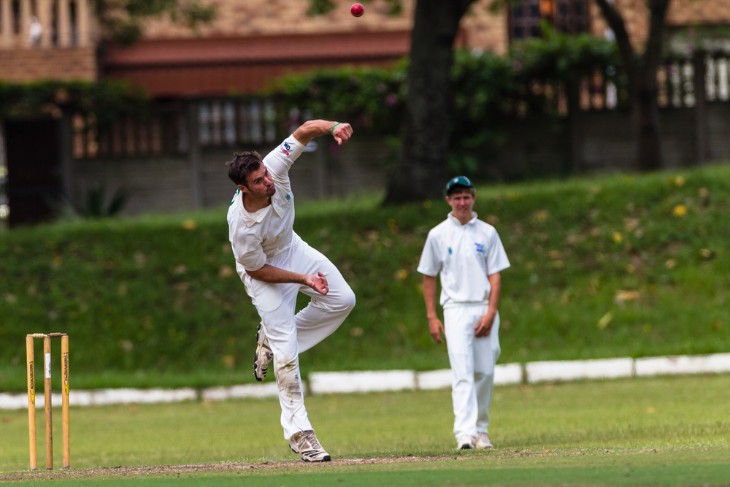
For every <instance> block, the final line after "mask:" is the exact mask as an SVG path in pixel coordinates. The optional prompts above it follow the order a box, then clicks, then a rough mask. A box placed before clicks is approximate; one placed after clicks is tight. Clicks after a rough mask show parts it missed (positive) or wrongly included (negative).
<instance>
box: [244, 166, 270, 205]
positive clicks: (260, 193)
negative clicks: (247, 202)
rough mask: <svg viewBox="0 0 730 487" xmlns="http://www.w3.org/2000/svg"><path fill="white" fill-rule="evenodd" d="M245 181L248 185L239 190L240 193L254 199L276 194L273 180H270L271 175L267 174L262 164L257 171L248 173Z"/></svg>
mask: <svg viewBox="0 0 730 487" xmlns="http://www.w3.org/2000/svg"><path fill="white" fill-rule="evenodd" d="M246 181H247V182H248V184H247V185H246V186H243V187H242V188H241V189H242V191H244V192H245V193H247V194H250V195H251V196H253V197H255V198H263V197H269V196H271V195H273V194H274V193H276V187H275V186H274V181H273V179H271V174H269V171H268V169H266V166H264V165H263V164H261V166H260V167H259V168H258V169H257V170H255V171H252V172H251V173H249V175H248V177H247V178H246Z"/></svg>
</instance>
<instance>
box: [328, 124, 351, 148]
mask: <svg viewBox="0 0 730 487" xmlns="http://www.w3.org/2000/svg"><path fill="white" fill-rule="evenodd" d="M332 137H334V138H335V141H337V144H338V145H342V144H344V143H345V142H347V141H348V140H350V137H352V126H351V125H350V124H349V123H345V122H342V123H339V124H337V126H336V127H335V128H334V130H333V131H332Z"/></svg>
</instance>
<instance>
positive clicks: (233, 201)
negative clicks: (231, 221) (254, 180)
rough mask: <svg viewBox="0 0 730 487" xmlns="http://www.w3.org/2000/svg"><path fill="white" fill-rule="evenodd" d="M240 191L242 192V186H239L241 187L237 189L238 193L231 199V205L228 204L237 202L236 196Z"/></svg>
mask: <svg viewBox="0 0 730 487" xmlns="http://www.w3.org/2000/svg"><path fill="white" fill-rule="evenodd" d="M240 192H241V188H239V189H237V190H236V194H234V195H233V199H232V200H231V204H230V205H228V206H231V205H233V203H235V202H236V196H238V194H239V193H240Z"/></svg>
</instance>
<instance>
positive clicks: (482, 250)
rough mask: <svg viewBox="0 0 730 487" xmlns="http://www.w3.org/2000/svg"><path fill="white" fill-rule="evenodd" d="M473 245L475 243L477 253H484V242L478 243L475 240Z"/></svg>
mask: <svg viewBox="0 0 730 487" xmlns="http://www.w3.org/2000/svg"><path fill="white" fill-rule="evenodd" d="M474 245H476V248H477V254H483V253H484V244H480V243H478V242H477V243H475V244H474Z"/></svg>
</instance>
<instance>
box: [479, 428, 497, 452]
mask: <svg viewBox="0 0 730 487" xmlns="http://www.w3.org/2000/svg"><path fill="white" fill-rule="evenodd" d="M476 447H477V450H488V449H490V448H494V445H492V442H491V441H489V436H487V433H485V432H484V431H480V432H479V433H477V442H476Z"/></svg>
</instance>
